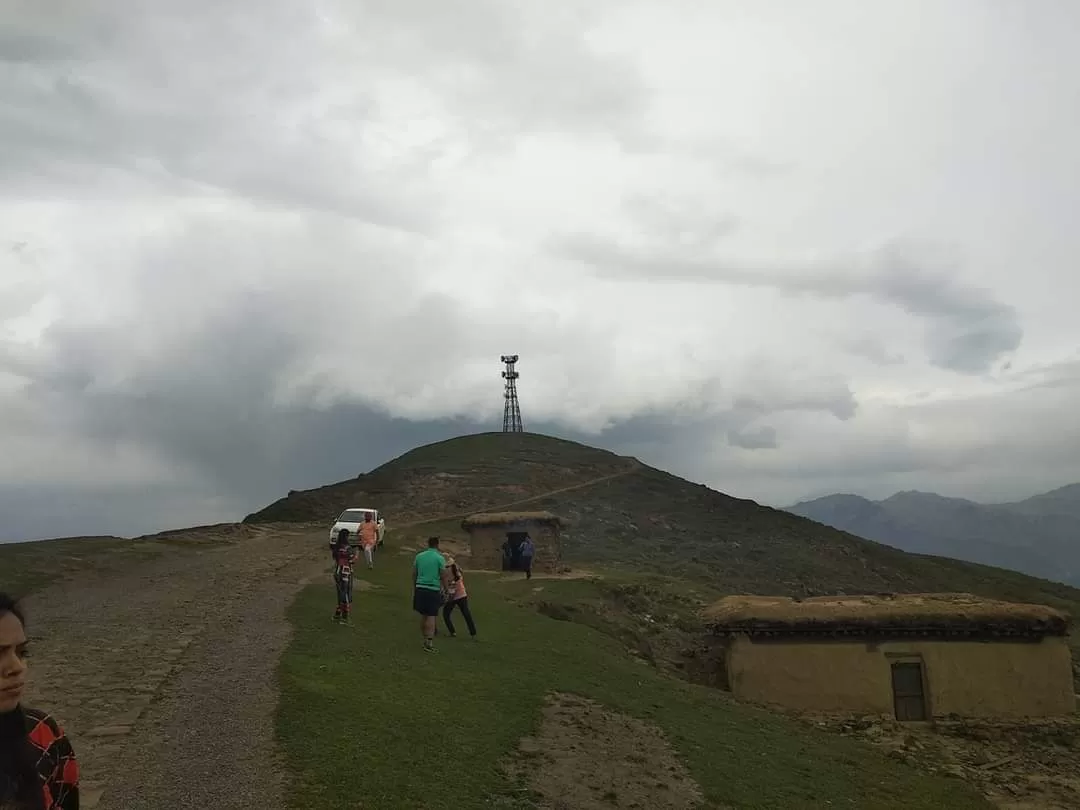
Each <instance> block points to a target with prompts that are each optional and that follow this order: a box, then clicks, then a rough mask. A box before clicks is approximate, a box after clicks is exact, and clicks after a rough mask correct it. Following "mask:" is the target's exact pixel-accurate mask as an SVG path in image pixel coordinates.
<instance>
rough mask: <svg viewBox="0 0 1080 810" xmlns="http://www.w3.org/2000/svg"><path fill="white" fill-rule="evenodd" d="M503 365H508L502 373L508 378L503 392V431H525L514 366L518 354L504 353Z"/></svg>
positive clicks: (504, 377)
mask: <svg viewBox="0 0 1080 810" xmlns="http://www.w3.org/2000/svg"><path fill="white" fill-rule="evenodd" d="M502 361H503V365H505V366H506V370H505V371H504V372H503V373H502V376H503V379H504V380H506V385H505V391H504V393H503V399H505V400H506V401H505V403H504V404H503V433H524V432H525V428H523V427H522V426H521V406H520V405H519V404H518V395H517V379H518V376H519V375H518V373H517V370H516V369H515V368H514V365H515V364H516V363H517V361H518V356H517V355H516V354H504V355H503V356H502Z"/></svg>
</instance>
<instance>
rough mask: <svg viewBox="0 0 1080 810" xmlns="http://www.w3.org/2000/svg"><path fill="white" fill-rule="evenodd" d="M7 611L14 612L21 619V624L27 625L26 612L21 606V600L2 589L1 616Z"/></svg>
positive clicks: (0, 593) (0, 600)
mask: <svg viewBox="0 0 1080 810" xmlns="http://www.w3.org/2000/svg"><path fill="white" fill-rule="evenodd" d="M5 613H10V614H12V615H13V616H14V617H15V618H16V619H18V620H19V624H21V625H22V626H23V627H26V614H25V613H23V611H22V608H21V607H20V606H19V601H18V600H17V599H15V597H13V596H9V595H8V594H6V593H4V592H3V591H0V616H3V615H4V614H5Z"/></svg>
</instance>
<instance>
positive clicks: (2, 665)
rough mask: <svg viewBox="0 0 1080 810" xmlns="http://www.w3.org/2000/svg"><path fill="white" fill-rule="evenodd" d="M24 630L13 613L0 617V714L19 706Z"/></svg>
mask: <svg viewBox="0 0 1080 810" xmlns="http://www.w3.org/2000/svg"><path fill="white" fill-rule="evenodd" d="M26 646H27V643H26V630H25V629H23V625H22V622H20V621H19V617H18V616H16V615H15V614H14V613H4V614H3V615H0V713H4V712H10V711H11V710H12V709H14V708H15V707H16V706H18V705H19V700H20V699H21V698H22V693H23V688H24V687H25V686H26Z"/></svg>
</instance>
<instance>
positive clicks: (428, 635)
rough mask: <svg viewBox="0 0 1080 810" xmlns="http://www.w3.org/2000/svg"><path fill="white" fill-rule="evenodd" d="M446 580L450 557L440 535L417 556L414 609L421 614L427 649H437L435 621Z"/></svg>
mask: <svg viewBox="0 0 1080 810" xmlns="http://www.w3.org/2000/svg"><path fill="white" fill-rule="evenodd" d="M445 580H446V558H445V557H443V555H442V553H441V552H440V551H439V538H438V537H429V538H428V547H427V548H426V549H424V550H423V551H421V552H420V553H419V554H417V555H416V559H414V560H413V610H415V611H416V612H417V613H419V614H420V632H421V633H423V636H424V650H425V651H427V652H435V642H434V638H435V624H436V622H437V621H438V616H439V608H440V607H442V592H443V586H444V585H445Z"/></svg>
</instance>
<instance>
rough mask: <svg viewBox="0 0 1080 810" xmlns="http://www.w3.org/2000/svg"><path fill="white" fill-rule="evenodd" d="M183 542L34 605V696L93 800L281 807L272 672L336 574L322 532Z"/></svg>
mask: <svg viewBox="0 0 1080 810" xmlns="http://www.w3.org/2000/svg"><path fill="white" fill-rule="evenodd" d="M200 532H203V534H199V533H200ZM188 539H191V540H195V541H196V542H193V543H190V544H185V543H184V540H185V538H184V536H181V537H179V538H174V539H173V542H172V543H171V544H169V546H168V547H167V548H164V549H163V550H162V552H161V553H160V554H159V555H157V556H156V557H153V558H152V559H150V560H147V561H141V562H135V563H132V564H131V565H129V566H127V567H125V568H123V569H122V570H121V571H119V572H116V573H112V574H110V575H107V576H105V575H103V576H96V575H92V574H90V575H87V576H86V577H85V578H79V577H76V578H74V579H72V580H70V581H67V582H61V583H56V584H54V585H52V586H51V587H49V588H47V589H46V590H44V591H42V592H40V593H39V594H37V595H35V596H34V597H32V598H31V599H30V600H28V603H27V610H28V613H29V617H28V619H29V621H30V635H31V638H32V640H33V647H34V657H33V660H32V662H31V672H32V673H33V681H32V683H31V689H30V695H29V700H28V703H30V704H32V705H38V706H41V707H42V708H45V709H48V710H49V711H51V712H53V713H54V714H55V715H56V717H57V718H58V719H59V720H60V722H61V723H62V724H63V725H64V726H65V728H66V729H67V730H68V733H69V734H70V735H71V737H72V741H73V743H74V745H75V747H76V752H77V754H78V755H79V759H80V763H81V765H82V770H83V782H84V791H83V798H84V801H83V806H84V807H85V808H100V810H181V809H184V808H193V810H194V808H199V809H200V810H204V809H205V808H215V810H229V809H230V808H251V807H259V808H266V809H267V810H273V808H282V807H284V799H283V794H282V790H283V786H284V785H283V777H282V768H281V767H280V762H279V758H278V754H277V751H276V747H275V744H274V729H273V723H274V713H275V711H276V707H277V689H276V682H275V677H276V667H277V663H278V660H279V659H280V656H281V654H282V652H283V651H284V649H285V647H286V645H287V644H288V642H289V633H290V629H289V625H288V623H287V621H286V619H285V611H286V609H287V607H288V605H289V603H290V602H291V600H292V598H293V597H294V596H295V594H296V592H297V591H298V590H299V589H300V588H301V587H302V586H303V584H305V583H306V582H309V581H311V580H312V578H315V577H318V576H319V575H320V574H323V573H325V572H326V570H327V562H326V559H325V554H324V553H323V550H324V545H325V542H324V537H323V534H322V532H312V531H310V530H298V529H277V528H275V529H267V528H262V527H245V531H244V532H243V533H242V534H241V536H240V537H239V538H238V539H237V538H236V537H233V538H226V537H221V538H215V537H213V536H207V535H206V534H205V530H193V532H192V535H191V537H190V538H188ZM217 540H219V541H220V542H215V541H217Z"/></svg>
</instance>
